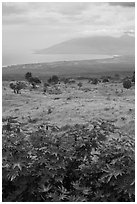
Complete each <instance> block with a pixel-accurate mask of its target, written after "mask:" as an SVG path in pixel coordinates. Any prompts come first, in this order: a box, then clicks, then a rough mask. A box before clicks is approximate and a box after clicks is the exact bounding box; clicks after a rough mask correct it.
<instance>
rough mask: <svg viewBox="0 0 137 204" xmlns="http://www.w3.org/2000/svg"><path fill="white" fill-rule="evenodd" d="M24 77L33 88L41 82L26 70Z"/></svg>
mask: <svg viewBox="0 0 137 204" xmlns="http://www.w3.org/2000/svg"><path fill="white" fill-rule="evenodd" d="M25 79H26V80H27V81H28V82H29V83H31V85H32V86H33V88H36V84H41V81H40V79H39V78H38V77H32V73H31V72H27V73H26V74H25Z"/></svg>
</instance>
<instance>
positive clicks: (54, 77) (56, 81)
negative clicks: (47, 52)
mask: <svg viewBox="0 0 137 204" xmlns="http://www.w3.org/2000/svg"><path fill="white" fill-rule="evenodd" d="M58 82H59V78H58V76H56V75H53V76H52V77H50V78H49V79H48V83H49V84H50V83H54V84H57V83H58Z"/></svg>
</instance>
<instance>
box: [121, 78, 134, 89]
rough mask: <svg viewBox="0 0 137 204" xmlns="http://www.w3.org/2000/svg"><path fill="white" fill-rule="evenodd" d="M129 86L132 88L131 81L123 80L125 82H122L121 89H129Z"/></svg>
mask: <svg viewBox="0 0 137 204" xmlns="http://www.w3.org/2000/svg"><path fill="white" fill-rule="evenodd" d="M131 86H132V83H131V81H130V80H129V79H125V80H124V81H123V87H124V88H125V89H130V88H131Z"/></svg>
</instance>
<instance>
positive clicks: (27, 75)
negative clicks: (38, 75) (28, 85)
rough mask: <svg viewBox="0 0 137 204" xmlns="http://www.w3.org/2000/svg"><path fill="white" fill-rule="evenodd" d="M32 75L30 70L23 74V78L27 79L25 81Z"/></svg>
mask: <svg viewBox="0 0 137 204" xmlns="http://www.w3.org/2000/svg"><path fill="white" fill-rule="evenodd" d="M31 77H32V73H31V72H27V73H26V74H25V79H26V80H27V81H29V78H31Z"/></svg>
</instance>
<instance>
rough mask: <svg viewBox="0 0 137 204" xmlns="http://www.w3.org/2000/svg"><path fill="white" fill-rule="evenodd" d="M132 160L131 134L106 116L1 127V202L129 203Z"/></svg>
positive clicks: (131, 191)
mask: <svg viewBox="0 0 137 204" xmlns="http://www.w3.org/2000/svg"><path fill="white" fill-rule="evenodd" d="M115 132H117V133H119V137H118V138H116V137H112V135H113V134H114V133H115ZM134 162H135V158H134V139H133V138H131V137H130V136H128V135H122V134H121V133H120V131H119V130H117V129H116V127H115V126H114V125H112V124H111V123H109V122H107V121H95V122H93V123H91V124H89V125H75V126H65V127H62V128H60V129H59V128H57V127H54V126H53V127H51V128H50V130H45V129H44V128H43V129H38V130H37V131H35V132H32V133H28V134H27V135H26V134H25V133H24V132H23V130H22V131H20V132H16V131H14V130H5V131H4V132H3V172H2V173H3V201H4V202H65V201H66V202H84V201H86V202H105V201H106V202H114V201H115V202H133V201H134V197H135V196H134V185H135V184H134V178H135V175H134V173H135V166H134Z"/></svg>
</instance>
